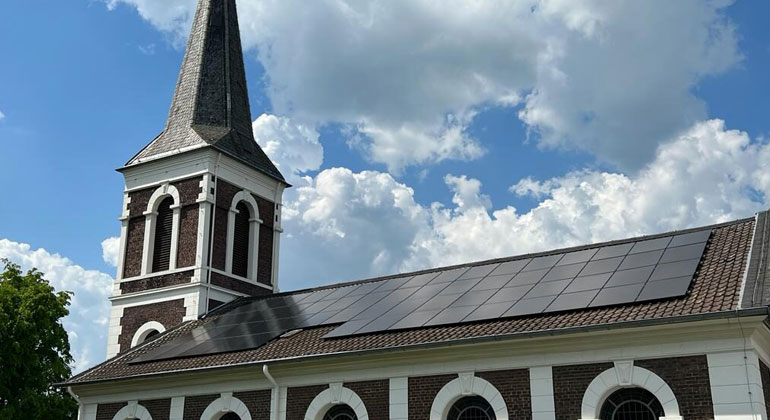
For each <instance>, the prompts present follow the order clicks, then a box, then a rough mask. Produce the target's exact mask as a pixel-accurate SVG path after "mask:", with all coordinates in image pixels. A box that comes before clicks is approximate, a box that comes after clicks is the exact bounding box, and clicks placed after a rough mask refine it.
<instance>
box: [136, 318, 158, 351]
mask: <svg viewBox="0 0 770 420" xmlns="http://www.w3.org/2000/svg"><path fill="white" fill-rule="evenodd" d="M153 331H157V332H158V333H162V332H164V331H166V327H164V326H163V324H161V323H160V322H158V321H149V322H145V323H144V324H142V325H141V326H140V327H139V328H138V329H137V330H136V332H135V333H134V336H133V337H132V338H131V347H134V346H136V345H137V344H141V343H144V340H146V339H147V336H148V335H149V334H150V333H151V332H153Z"/></svg>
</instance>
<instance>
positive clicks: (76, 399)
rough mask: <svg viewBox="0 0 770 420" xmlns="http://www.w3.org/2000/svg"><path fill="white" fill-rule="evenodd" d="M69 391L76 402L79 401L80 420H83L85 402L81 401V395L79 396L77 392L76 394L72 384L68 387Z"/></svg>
mask: <svg viewBox="0 0 770 420" xmlns="http://www.w3.org/2000/svg"><path fill="white" fill-rule="evenodd" d="M67 393H68V394H70V396H71V397H72V399H74V400H75V402H77V403H78V420H82V419H83V418H84V413H83V410H84V406H83V403H82V402H80V397H78V396H77V394H75V393H74V392H73V391H72V387H71V386H68V387H67Z"/></svg>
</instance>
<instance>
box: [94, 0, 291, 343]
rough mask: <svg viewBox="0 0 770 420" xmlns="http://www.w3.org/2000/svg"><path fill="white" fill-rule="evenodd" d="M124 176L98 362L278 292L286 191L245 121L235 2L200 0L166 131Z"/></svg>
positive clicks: (248, 114)
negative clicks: (217, 310) (213, 312)
mask: <svg viewBox="0 0 770 420" xmlns="http://www.w3.org/2000/svg"><path fill="white" fill-rule="evenodd" d="M118 171H119V172H121V173H122V174H123V176H124V177H125V191H124V194H123V212H122V214H121V217H120V221H121V233H120V254H119V259H118V270H117V275H116V277H115V285H114V288H113V293H112V296H111V297H110V300H111V302H112V310H111V314H110V325H109V333H108V343H107V357H108V358H109V357H112V356H114V355H116V354H118V353H119V352H122V351H125V350H127V349H128V348H130V347H133V346H135V345H137V344H139V343H141V342H143V341H145V340H147V339H149V338H151V337H152V336H154V335H156V334H159V333H162V332H163V331H165V330H167V329H169V328H172V327H174V326H176V325H178V324H180V323H181V322H183V321H187V320H192V319H196V318H198V317H199V316H200V315H202V314H204V313H206V312H207V311H209V310H210V309H213V308H214V307H216V306H218V305H221V304H222V303H225V302H228V301H230V300H232V299H235V298H237V297H240V296H255V295H263V294H268V293H274V292H276V291H277V290H278V284H277V280H278V251H279V244H280V233H281V200H282V195H283V190H284V189H285V188H286V187H289V184H288V183H287V182H286V181H285V179H284V178H283V176H282V175H281V173H280V172H279V171H278V169H277V168H276V167H275V165H273V163H272V162H271V161H270V159H269V158H268V157H267V155H266V154H265V153H264V151H262V149H261V148H260V147H259V145H257V143H256V141H255V139H254V135H253V132H252V128H251V111H250V108H249V98H248V92H247V89H246V75H245V71H244V62H243V51H242V48H241V40H240V33H239V29H238V16H237V13H236V7H235V0H200V1H199V3H198V8H197V12H196V14H195V18H194V21H193V26H192V29H191V31H190V38H189V40H188V43H187V49H186V51H185V56H184V61H183V63H182V69H181V71H180V73H179V79H178V81H177V84H176V91H175V92H174V97H173V101H172V104H171V110H170V112H169V116H168V119H167V121H166V126H165V128H164V129H163V132H161V133H160V135H158V136H157V137H156V138H155V139H154V140H153V141H152V142H150V143H149V144H148V145H147V146H145V147H144V148H143V149H142V150H140V151H139V153H137V154H136V155H135V156H134V157H133V158H131V159H130V160H129V161H128V162H127V163H126V164H125V166H123V167H122V168H120V169H118Z"/></svg>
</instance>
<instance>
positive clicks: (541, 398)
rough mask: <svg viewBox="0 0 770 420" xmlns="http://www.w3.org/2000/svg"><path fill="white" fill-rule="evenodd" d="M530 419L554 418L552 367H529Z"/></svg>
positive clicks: (545, 419)
mask: <svg viewBox="0 0 770 420" xmlns="http://www.w3.org/2000/svg"><path fill="white" fill-rule="evenodd" d="M529 389H530V398H531V399H532V420H556V408H555V405H554V393H553V369H551V367H550V366H541V367H533V368H530V369H529Z"/></svg>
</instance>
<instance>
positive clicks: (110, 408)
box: [96, 402, 126, 420]
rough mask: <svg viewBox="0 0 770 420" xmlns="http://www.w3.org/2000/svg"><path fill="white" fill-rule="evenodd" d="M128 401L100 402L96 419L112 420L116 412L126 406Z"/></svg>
mask: <svg viewBox="0 0 770 420" xmlns="http://www.w3.org/2000/svg"><path fill="white" fill-rule="evenodd" d="M125 406H126V403H124V402H122V403H110V404H99V405H98V406H97V407H96V420H112V418H113V417H115V414H117V413H118V411H120V409H121V408H123V407H125Z"/></svg>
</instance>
